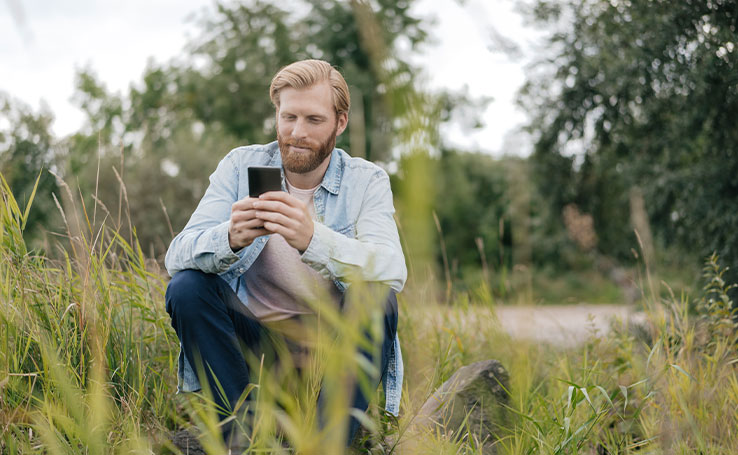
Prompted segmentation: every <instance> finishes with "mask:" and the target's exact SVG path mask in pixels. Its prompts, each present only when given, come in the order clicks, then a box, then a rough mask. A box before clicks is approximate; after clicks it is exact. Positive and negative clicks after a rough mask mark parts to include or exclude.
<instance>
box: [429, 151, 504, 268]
mask: <svg viewBox="0 0 738 455" xmlns="http://www.w3.org/2000/svg"><path fill="white" fill-rule="evenodd" d="M514 161H515V160H514V159H506V160H495V159H494V158H492V157H490V156H489V155H485V154H481V153H459V152H453V151H446V150H444V151H443V152H442V154H441V157H440V158H439V163H438V168H439V169H440V170H441V171H440V172H439V173H438V180H437V186H436V201H435V207H436V213H437V214H438V219H439V221H440V226H441V231H442V233H443V238H444V241H445V245H446V251H447V252H448V260H449V266H450V267H451V270H452V275H454V276H455V277H457V278H458V277H461V275H462V271H463V270H464V269H467V270H468V269H479V268H481V267H482V256H483V257H484V260H485V261H487V262H488V263H491V264H492V265H493V266H494V267H495V268H497V267H508V268H511V267H512V257H511V249H512V235H511V229H510V226H511V224H510V217H509V212H510V200H509V197H510V195H509V193H508V188H509V183H510V182H509V173H508V172H509V168H510V167H512V165H513V164H514ZM478 239H479V240H478Z"/></svg>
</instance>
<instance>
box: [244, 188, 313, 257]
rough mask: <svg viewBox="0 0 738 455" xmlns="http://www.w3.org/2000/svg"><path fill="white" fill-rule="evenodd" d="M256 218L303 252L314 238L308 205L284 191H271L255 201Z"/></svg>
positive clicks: (268, 229)
mask: <svg viewBox="0 0 738 455" xmlns="http://www.w3.org/2000/svg"><path fill="white" fill-rule="evenodd" d="M254 209H256V218H258V219H260V220H263V221H264V229H266V230H267V231H269V232H270V233H274V234H279V235H281V236H282V237H284V239H285V240H286V241H287V243H288V244H289V245H290V246H291V247H292V248H295V249H297V251H299V252H300V254H302V253H303V252H305V250H306V249H307V247H308V245H309V244H310V240H311V239H312V238H313V231H314V225H313V219H312V218H311V217H310V212H309V211H308V208H307V206H306V205H305V204H304V203H302V201H300V200H299V199H297V198H295V197H294V196H291V195H290V194H289V193H285V192H284V191H270V192H268V193H264V194H262V195H261V196H259V199H258V200H256V201H254Z"/></svg>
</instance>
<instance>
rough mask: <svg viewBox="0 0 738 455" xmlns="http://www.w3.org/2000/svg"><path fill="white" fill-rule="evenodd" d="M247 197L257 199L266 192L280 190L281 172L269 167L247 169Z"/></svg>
mask: <svg viewBox="0 0 738 455" xmlns="http://www.w3.org/2000/svg"><path fill="white" fill-rule="evenodd" d="M248 176H249V196H250V197H259V196H260V195H261V194H262V193H266V192H267V191H281V190H282V170H281V168H278V167H271V166H251V167H249V168H248Z"/></svg>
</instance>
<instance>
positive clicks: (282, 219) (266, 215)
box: [256, 211, 298, 226]
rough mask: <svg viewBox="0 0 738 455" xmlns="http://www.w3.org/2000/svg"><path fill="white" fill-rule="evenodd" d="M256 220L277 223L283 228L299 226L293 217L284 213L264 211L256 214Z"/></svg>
mask: <svg viewBox="0 0 738 455" xmlns="http://www.w3.org/2000/svg"><path fill="white" fill-rule="evenodd" d="M256 218H257V219H259V220H264V221H265V222H266V221H269V222H272V223H277V224H280V225H282V226H294V225H296V224H298V223H297V221H296V220H295V219H294V218H293V217H289V216H286V215H284V214H282V213H279V212H262V211H257V212H256ZM265 225H266V223H265Z"/></svg>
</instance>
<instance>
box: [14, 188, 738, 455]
mask: <svg viewBox="0 0 738 455" xmlns="http://www.w3.org/2000/svg"><path fill="white" fill-rule="evenodd" d="M2 200H3V204H2V206H0V218H1V219H0V220H1V222H2V224H1V225H2V231H1V232H2V236H1V237H0V256H1V259H2V260H1V261H0V272H1V273H2V276H3V277H4V278H3V282H2V287H0V292H2V299H1V300H0V301H1V302H2V303H1V305H2V308H1V309H2V311H0V314H1V315H2V319H3V320H2V327H3V331H2V333H1V334H0V335H1V336H0V338H1V339H2V349H0V387H1V388H2V392H3V393H2V401H0V417H1V420H0V425H1V426H2V428H3V431H2V438H1V439H0V449H2V451H3V453H17V452H20V453H49V454H61V453H70V454H71V453H165V452H167V451H169V453H172V452H173V451H175V449H174V448H173V446H172V444H171V442H169V439H168V437H169V435H170V432H171V431H172V430H175V429H177V428H180V427H187V426H191V425H197V426H198V427H199V429H200V433H201V440H202V442H203V445H204V447H205V448H206V450H207V451H208V453H221V452H220V451H221V450H222V448H219V447H221V446H220V442H219V441H218V434H219V433H218V429H217V423H216V421H215V419H214V411H213V409H212V404H210V403H211V402H210V401H209V400H207V394H206V395H205V396H202V397H198V396H189V397H186V398H183V397H177V396H175V394H174V386H175V384H176V361H175V360H176V359H175V358H176V353H177V347H178V346H177V341H176V336H175V335H174V333H173V330H172V329H171V327H169V324H168V316H167V315H166V313H165V312H164V309H163V279H162V277H161V274H160V272H159V270H158V269H157V267H156V263H155V262H150V261H147V260H146V259H145V257H144V255H143V252H142V251H141V250H140V248H139V247H138V246H137V243H136V242H135V239H134V243H133V245H131V244H129V243H128V242H127V241H126V240H125V239H123V238H122V237H121V236H120V235H119V234H118V233H117V232H116V231H114V230H111V229H107V228H103V229H102V230H100V231H93V230H91V229H90V228H91V226H92V225H93V224H92V221H91V220H90V217H92V218H94V216H95V211H94V210H86V209H84V208H82V207H80V210H79V211H78V212H77V213H75V212H74V211H68V212H67V213H66V214H65V220H66V222H67V225H68V236H69V237H70V241H71V248H70V250H69V251H68V253H67V254H66V255H65V256H64V258H63V259H62V260H50V259H48V258H46V257H43V256H38V255H35V254H33V253H32V252H29V251H28V250H27V248H26V245H25V242H24V240H23V235H22V230H23V226H24V225H25V224H26V222H27V219H28V210H27V209H25V210H24V209H22V208H21V207H20V206H19V205H18V204H17V202H16V200H15V198H14V197H13V196H12V193H11V192H10V189H9V187H8V186H7V183H5V182H3V187H2ZM77 207H79V206H77ZM90 212H92V214H91V213H90ZM724 272H725V271H724V270H723V269H721V268H720V267H719V266H718V264H717V258H716V257H712V258H710V260H709V261H708V262H707V266H706V268H705V281H706V286H705V289H704V291H703V292H702V293H701V294H700V295H699V296H697V297H696V298H694V299H689V298H688V297H687V296H679V297H677V296H673V295H672V296H671V297H670V298H668V299H666V300H661V299H660V298H658V297H657V295H658V294H657V292H656V291H655V290H654V287H655V286H657V285H656V284H655V283H651V282H648V281H645V282H644V283H642V284H643V286H644V288H645V289H649V290H651V291H652V293H651V292H649V294H650V295H651V296H652V297H650V298H649V299H648V300H647V301H648V304H647V313H648V319H647V320H646V322H645V323H644V324H643V325H641V326H631V327H628V326H622V325H617V324H616V325H614V326H613V332H612V334H611V335H610V336H608V337H607V338H601V337H596V336H595V335H596V334H595V333H593V337H592V339H591V340H590V341H588V342H587V343H586V344H584V345H583V346H581V347H576V348H568V349H563V348H559V347H556V346H552V345H546V344H540V343H529V342H525V341H523V340H513V339H510V338H509V337H508V335H506V333H505V332H504V330H503V328H502V327H500V325H499V324H498V323H497V322H496V318H495V316H494V305H493V299H492V297H491V295H490V294H489V293H488V292H487V290H486V289H485V288H484V287H482V288H480V289H479V290H478V292H476V293H474V294H454V295H452V296H451V299H452V302H453V305H450V306H449V305H441V304H440V302H436V303H434V302H429V301H426V303H425V304H424V305H422V306H421V305H413V304H411V302H412V301H413V299H416V298H419V296H420V295H421V294H422V292H423V291H422V289H421V290H418V289H415V290H413V289H410V290H408V291H407V292H406V293H405V294H404V295H403V299H402V302H401V306H402V308H403V312H402V318H401V322H400V327H399V332H400V335H401V337H402V339H403V346H404V355H405V362H406V372H407V378H406V382H405V386H404V387H405V393H404V399H403V405H402V414H401V416H400V418H399V420H394V419H388V418H387V417H383V416H381V415H380V414H378V411H377V408H372V409H371V410H370V418H369V419H364V422H365V423H366V424H367V425H368V427H369V428H370V429H372V430H373V431H374V432H378V433H379V435H383V437H390V438H394V439H391V440H393V441H394V443H402V442H403V441H405V440H409V439H410V438H413V437H418V436H417V433H414V432H412V431H408V427H409V425H410V423H411V421H412V418H413V415H414V412H417V410H418V409H419V408H420V406H421V405H422V403H423V402H424V401H425V399H426V398H427V397H428V395H429V394H430V393H431V392H432V391H433V389H434V388H435V387H437V386H438V385H440V384H441V383H442V382H443V381H444V380H445V379H447V378H448V377H449V376H450V374H451V373H453V371H455V370H456V369H457V368H458V367H459V366H461V365H464V364H468V363H470V362H472V361H476V360H481V359H487V358H497V359H500V360H501V361H502V363H503V364H504V365H506V366H507V368H508V369H509V370H510V374H511V378H512V380H511V384H510V388H509V393H510V396H511V400H510V408H509V411H510V413H509V414H508V419H507V421H505V422H501V426H502V428H504V430H505V432H504V435H503V436H502V437H501V439H500V440H499V442H498V443H497V447H498V450H499V452H498V453H506V454H507V453H509V454H518V453H631V452H634V451H636V450H639V451H642V450H646V451H647V452H648V453H664V452H666V453H670V452H677V453H692V452H697V451H700V452H701V453H706V454H707V453H716V454H717V453H731V452H733V451H735V450H736V449H737V448H738V440H736V435H735V432H734V431H733V430H734V428H735V426H736V424H738V422H737V421H736V420H737V419H738V415H736V413H735V409H736V406H738V383H736V379H735V378H736V377H737V376H736V371H735V370H736V364H737V363H738V362H737V361H736V352H735V346H736V342H738V338H737V337H738V331H736V323H735V316H736V315H735V310H733V309H732V302H731V301H730V298H729V297H728V291H729V286H728V285H727V284H726V283H725V281H724V279H723V276H724ZM418 292H420V293H421V294H418ZM362 307H363V306H358V307H357V308H355V309H353V310H350V311H356V310H357V309H358V308H362ZM690 307H694V308H695V311H696V313H695V314H693V313H692V312H691V311H690ZM335 316H336V315H333V316H331V315H330V314H327V316H326V323H327V325H328V327H330V330H328V332H327V335H328V336H327V337H326V338H325V339H324V343H325V344H321V345H320V346H323V347H322V348H319V349H318V351H319V352H322V353H323V354H322V355H318V356H316V363H315V364H314V365H313V366H311V367H310V368H309V369H308V374H307V375H306V377H301V378H295V377H292V376H289V375H287V377H281V376H273V375H271V374H270V371H269V370H263V371H261V373H260V375H259V377H260V381H259V382H258V383H257V384H255V388H254V389H253V390H250V391H249V393H250V394H255V398H254V399H255V400H257V402H258V407H257V418H256V424H255V428H256V429H255V431H254V433H253V443H254V445H253V449H252V453H257V452H258V453H289V450H291V449H289V448H290V447H291V448H293V449H295V450H296V451H297V452H299V453H342V451H343V449H342V448H341V441H342V438H341V437H340V431H339V432H338V433H336V431H335V429H333V430H330V429H329V430H328V431H325V432H320V431H317V429H316V428H315V418H314V416H315V407H314V399H315V394H316V392H317V390H318V384H320V380H319V379H318V378H320V377H323V378H324V379H323V383H324V384H333V383H334V382H335V381H341V380H343V379H341V378H345V376H344V375H345V374H347V373H346V372H347V371H351V370H350V367H348V370H347V366H349V365H353V360H352V359H353V355H352V354H351V353H352V352H353V349H354V347H355V346H356V345H357V343H362V342H363V341H362V339H361V338H356V336H355V335H352V334H355V333H361V331H360V330H357V328H358V326H357V324H360V322H357V321H367V320H371V316H370V315H369V314H365V315H364V316H361V313H360V312H359V313H357V314H356V316H357V317H354V318H346V319H340V318H337V317H335ZM367 318H369V319H367ZM336 337H338V339H340V340H343V342H339V343H335V340H336ZM328 348H330V352H331V355H325V353H326V352H327V351H326V350H325V349H328ZM354 368H359V367H358V366H356V365H354ZM288 383H290V384H292V386H287V384H288ZM295 384H297V385H295ZM340 389H341V388H340V387H335V388H333V389H329V390H340ZM378 395H379V394H378ZM378 402H379V403H380V404H381V397H378ZM334 403H338V404H337V405H336V406H335V408H333V411H332V414H331V416H332V417H331V421H333V422H340V421H341V419H343V418H345V416H346V414H345V413H346V411H345V410H343V409H344V408H342V407H341V405H340V403H341V401H340V396H339V397H338V398H337V399H336V401H335V402H334ZM716 416H719V418H718V419H715V417H716ZM472 434H473V433H468V434H465V435H461V437H460V438H458V439H457V440H456V441H447V440H442V439H440V438H439V437H438V436H430V437H428V436H426V437H424V438H421V440H422V441H423V444H430V447H427V446H424V447H425V448H423V449H422V450H423V451H422V452H420V453H429V452H427V451H426V450H430V451H431V452H432V453H439V452H442V453H479V452H478V449H477V448H475V447H478V443H479V441H478V440H475V439H474V438H473V437H472V436H471V435H472ZM357 450H359V451H361V450H363V449H357Z"/></svg>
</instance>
